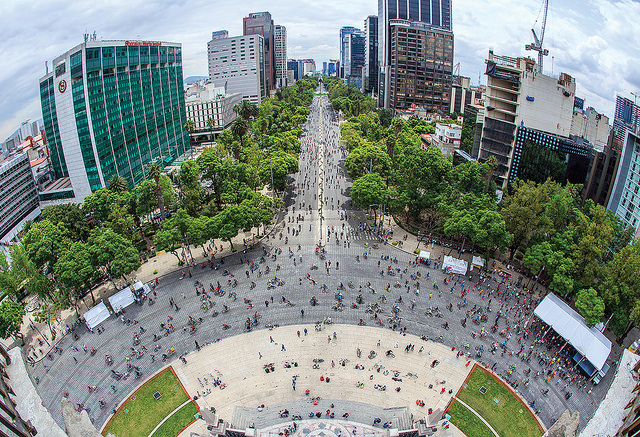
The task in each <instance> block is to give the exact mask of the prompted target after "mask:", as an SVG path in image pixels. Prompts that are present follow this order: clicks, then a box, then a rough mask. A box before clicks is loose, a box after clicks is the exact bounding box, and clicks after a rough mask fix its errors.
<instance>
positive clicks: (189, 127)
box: [184, 119, 196, 134]
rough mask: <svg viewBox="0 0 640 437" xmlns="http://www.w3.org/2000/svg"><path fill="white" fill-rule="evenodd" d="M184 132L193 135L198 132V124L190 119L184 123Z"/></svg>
mask: <svg viewBox="0 0 640 437" xmlns="http://www.w3.org/2000/svg"><path fill="white" fill-rule="evenodd" d="M184 130H186V131H187V132H189V133H190V134H192V133H193V132H194V131H195V130H196V124H195V123H194V121H193V120H191V119H189V120H187V121H186V122H185V123H184Z"/></svg>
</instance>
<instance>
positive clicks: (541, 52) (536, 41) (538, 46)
mask: <svg viewBox="0 0 640 437" xmlns="http://www.w3.org/2000/svg"><path fill="white" fill-rule="evenodd" d="M548 11H549V0H543V3H542V28H541V29H540V38H538V35H537V34H536V31H535V30H534V29H533V28H532V29H531V33H533V43H531V44H527V45H525V46H524V48H525V49H526V50H534V51H536V52H538V71H539V72H540V73H542V63H543V60H544V57H545V56H548V55H549V50H547V49H545V48H543V47H542V43H543V42H544V31H545V28H546V27H547V12H548ZM538 17H539V15H538ZM537 22H538V19H536V23H537ZM534 26H535V23H534Z"/></svg>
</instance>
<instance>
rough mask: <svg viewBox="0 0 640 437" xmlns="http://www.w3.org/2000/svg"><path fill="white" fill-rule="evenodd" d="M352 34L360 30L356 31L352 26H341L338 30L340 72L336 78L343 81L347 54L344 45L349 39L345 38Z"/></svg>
mask: <svg viewBox="0 0 640 437" xmlns="http://www.w3.org/2000/svg"><path fill="white" fill-rule="evenodd" d="M353 32H360V29H357V28H355V27H352V26H343V27H342V28H340V59H339V61H340V70H339V74H338V76H340V77H341V78H343V79H344V77H345V71H344V67H345V64H346V63H347V59H346V53H347V46H346V44H348V42H349V39H348V38H345V37H346V36H347V35H350V34H352V33H353Z"/></svg>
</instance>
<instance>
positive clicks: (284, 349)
mask: <svg viewBox="0 0 640 437" xmlns="http://www.w3.org/2000/svg"><path fill="white" fill-rule="evenodd" d="M281 350H282V351H283V352H284V351H286V350H287V349H286V348H285V347H284V343H283V344H282V349H281Z"/></svg>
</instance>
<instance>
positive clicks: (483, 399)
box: [458, 367, 543, 437]
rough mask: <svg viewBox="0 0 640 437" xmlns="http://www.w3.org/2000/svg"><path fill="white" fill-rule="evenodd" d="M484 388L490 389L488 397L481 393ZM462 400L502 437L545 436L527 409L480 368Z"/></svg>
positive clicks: (460, 395)
mask: <svg viewBox="0 0 640 437" xmlns="http://www.w3.org/2000/svg"><path fill="white" fill-rule="evenodd" d="M482 386H484V387H485V388H486V389H487V393H486V394H484V395H483V394H481V393H480V392H479V389H480V387H482ZM458 397H459V398H460V399H462V400H463V401H464V402H465V403H467V405H469V406H470V407H471V408H473V409H474V410H475V411H476V412H477V413H478V414H480V415H481V416H482V417H483V418H484V420H486V421H487V422H489V424H491V426H492V427H493V429H495V430H496V432H497V433H498V434H499V435H500V437H510V436H514V437H540V436H541V435H542V434H543V432H542V431H541V430H540V428H539V427H538V423H537V422H536V420H535V419H534V418H533V417H532V416H531V414H530V413H529V411H528V410H527V408H526V407H525V406H523V405H522V404H521V403H520V401H519V400H518V399H516V398H515V397H514V396H513V395H512V394H511V393H510V392H509V391H508V390H507V389H506V388H504V387H503V386H502V385H500V383H499V382H498V381H496V380H495V379H494V378H493V377H492V376H491V375H490V374H489V373H487V372H485V371H484V370H483V369H482V368H480V367H476V368H475V370H474V371H473V373H472V374H471V376H470V377H469V379H468V380H467V385H466V387H465V388H463V389H462V390H461V391H460V394H459V395H458ZM494 399H497V400H498V403H496V402H495V401H494Z"/></svg>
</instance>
